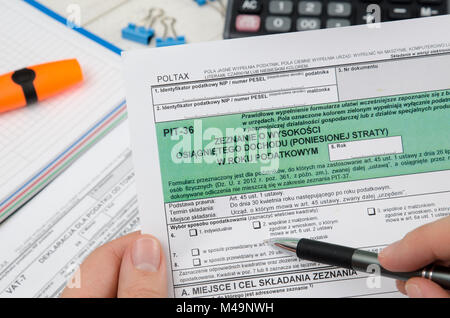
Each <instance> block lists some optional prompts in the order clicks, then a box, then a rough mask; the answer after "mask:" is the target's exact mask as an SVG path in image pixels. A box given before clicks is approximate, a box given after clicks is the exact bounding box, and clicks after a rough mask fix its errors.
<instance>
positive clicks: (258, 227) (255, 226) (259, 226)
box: [253, 221, 261, 230]
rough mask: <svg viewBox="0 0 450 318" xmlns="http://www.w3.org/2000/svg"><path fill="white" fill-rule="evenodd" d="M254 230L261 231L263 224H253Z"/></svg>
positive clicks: (257, 222) (258, 222)
mask: <svg viewBox="0 0 450 318" xmlns="http://www.w3.org/2000/svg"><path fill="white" fill-rule="evenodd" d="M253 228H254V229H255V230H258V229H260V228H261V222H260V221H254V222H253Z"/></svg>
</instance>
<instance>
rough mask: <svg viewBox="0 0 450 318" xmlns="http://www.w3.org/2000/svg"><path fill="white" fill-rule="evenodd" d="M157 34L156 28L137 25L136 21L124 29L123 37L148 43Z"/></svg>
mask: <svg viewBox="0 0 450 318" xmlns="http://www.w3.org/2000/svg"><path fill="white" fill-rule="evenodd" d="M154 35H155V30H153V29H152V28H148V29H147V28H146V27H144V26H137V25H136V24H134V23H129V24H128V26H127V27H126V28H123V29H122V38H124V39H127V40H130V41H134V42H138V43H141V44H145V45H148V44H149V43H150V41H151V40H152V38H153V36H154Z"/></svg>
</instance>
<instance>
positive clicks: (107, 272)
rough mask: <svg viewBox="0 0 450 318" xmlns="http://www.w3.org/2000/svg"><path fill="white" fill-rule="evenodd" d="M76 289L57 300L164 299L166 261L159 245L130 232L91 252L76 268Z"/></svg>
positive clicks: (151, 238)
mask: <svg viewBox="0 0 450 318" xmlns="http://www.w3.org/2000/svg"><path fill="white" fill-rule="evenodd" d="M79 273H80V279H81V284H80V286H79V287H80V288H69V287H66V288H65V289H64V291H63V293H62V295H61V297H65V298H69V297H77V298H86V297H89V298H91V297H94V298H111V297H120V298H131V297H133V298H134V297H143V298H144V297H145V298H156V297H167V276H166V275H167V273H166V260H165V257H164V253H163V251H162V248H161V245H160V243H159V241H158V240H157V239H156V238H154V237H153V236H151V235H142V234H140V232H134V233H131V234H129V235H126V236H123V237H121V238H118V239H116V240H114V241H111V242H109V243H107V244H105V245H103V246H101V247H99V248H98V249H96V250H95V251H94V252H92V254H91V255H89V256H88V257H87V258H86V259H85V260H84V262H83V264H81V266H80V272H79Z"/></svg>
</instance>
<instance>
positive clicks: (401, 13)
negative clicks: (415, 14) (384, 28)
mask: <svg viewBox="0 0 450 318" xmlns="http://www.w3.org/2000/svg"><path fill="white" fill-rule="evenodd" d="M411 17H412V15H411V10H410V9H408V8H405V7H393V8H390V9H389V18H390V19H393V20H398V19H409V18H411Z"/></svg>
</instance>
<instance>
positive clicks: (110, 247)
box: [61, 232, 140, 298]
mask: <svg viewBox="0 0 450 318" xmlns="http://www.w3.org/2000/svg"><path fill="white" fill-rule="evenodd" d="M139 236H140V233H139V232H134V233H131V234H128V235H126V236H122V237H120V238H118V239H115V240H113V241H111V242H109V243H106V244H105V245H103V246H101V247H99V248H97V249H96V250H95V251H94V252H92V253H91V254H90V255H89V256H88V257H87V258H86V259H85V260H84V262H83V263H82V264H81V266H80V269H79V278H80V280H81V281H80V284H74V285H77V286H74V287H73V288H69V287H66V288H65V289H64V291H63V293H62V295H61V297H65V298H66V297H74V298H75V297H76V298H92V297H95V298H111V297H117V285H118V277H119V272H120V264H121V262H122V257H123V254H124V252H125V250H126V248H127V247H128V246H129V245H130V244H131V243H132V242H134V241H135V240H136V238H137V237H139Z"/></svg>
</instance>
